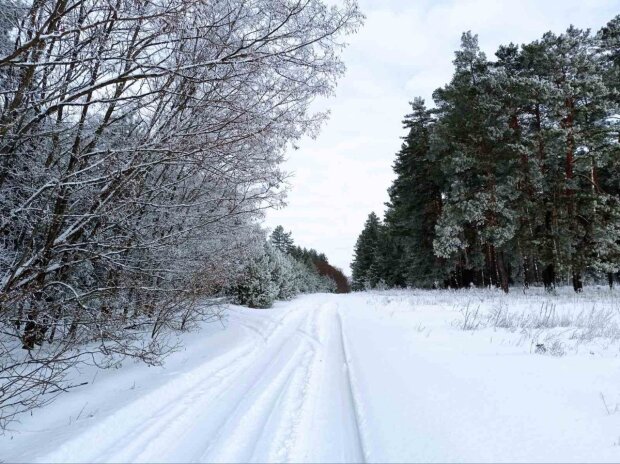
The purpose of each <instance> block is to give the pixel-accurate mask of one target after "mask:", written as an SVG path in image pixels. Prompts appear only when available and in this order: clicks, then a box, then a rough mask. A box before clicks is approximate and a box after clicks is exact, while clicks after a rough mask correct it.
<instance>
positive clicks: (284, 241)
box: [269, 226, 294, 253]
mask: <svg viewBox="0 0 620 464" xmlns="http://www.w3.org/2000/svg"><path fill="white" fill-rule="evenodd" d="M291 235H292V233H291V232H284V227H282V226H277V227H276V228H275V229H274V230H273V232H272V233H271V237H270V239H269V240H270V242H271V244H272V245H273V246H274V247H275V248H276V249H277V250H279V251H280V252H281V253H290V251H291V248H292V247H293V245H294V242H293V238H292V237H291Z"/></svg>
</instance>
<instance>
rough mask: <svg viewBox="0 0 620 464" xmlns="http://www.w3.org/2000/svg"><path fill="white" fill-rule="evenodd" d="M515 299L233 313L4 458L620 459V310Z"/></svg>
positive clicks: (104, 380) (400, 295)
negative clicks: (162, 361) (159, 363)
mask: <svg viewBox="0 0 620 464" xmlns="http://www.w3.org/2000/svg"><path fill="white" fill-rule="evenodd" d="M617 295H618V293H617V292H610V291H609V290H608V289H605V288H598V289H597V288H586V290H585V292H584V293H583V294H581V295H576V294H574V293H572V290H569V289H561V290H559V291H558V293H557V294H556V295H546V294H544V292H543V291H542V290H539V289H532V290H529V291H528V292H526V293H523V292H522V291H521V290H518V289H514V290H513V291H512V293H511V294H510V295H507V296H505V295H503V294H501V293H500V292H497V291H491V290H485V291H481V290H471V291H458V292H451V291H434V292H426V291H385V292H372V293H357V294H350V295H326V294H319V295H308V296H304V297H300V298H298V299H296V300H294V301H292V302H287V303H278V304H276V306H275V307H274V308H273V309H269V310H250V309H246V308H239V307H232V308H231V309H230V310H229V312H228V317H227V320H226V321H225V324H224V325H220V324H210V325H207V326H205V327H204V328H203V330H201V331H199V332H195V333H192V334H188V335H186V336H185V337H184V343H185V349H184V350H182V351H179V352H177V353H174V354H173V355H171V356H170V357H169V358H168V360H167V362H166V364H165V366H164V367H157V368H154V367H150V368H149V367H146V366H144V365H140V364H133V363H129V364H126V365H125V366H123V367H122V368H120V369H116V370H108V371H100V372H98V373H97V374H96V375H95V371H94V370H89V369H86V370H83V371H82V373H81V374H80V376H79V377H76V379H75V383H79V382H83V381H88V382H89V384H88V385H86V386H84V387H79V388H75V389H72V390H71V391H70V392H69V393H66V394H63V395H62V396H60V397H59V398H58V399H57V400H56V401H55V402H54V403H52V404H50V405H48V406H46V407H44V408H42V409H40V410H37V411H34V413H33V414H32V415H31V416H27V417H23V418H22V420H21V421H20V423H16V424H13V427H12V430H11V431H9V432H7V433H6V434H5V435H4V436H0V460H2V461H11V462H12V461H41V462H71V461H73V462H75V461H79V462H87V461H94V462H99V461H111V462H124V461H141V462H143V461H159V462H162V461H199V462H200V461H203V462H218V461H221V462H251V461H261V462H266V461H278V462H281V461H330V462H333V461H372V462H381V461H444V462H445V461H458V462H464V461H511V462H515V461H598V462H600V461H610V462H618V461H620V358H619V357H618V355H619V353H620V351H619V349H620V299H619V298H618V296H617Z"/></svg>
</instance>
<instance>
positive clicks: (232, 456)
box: [198, 308, 318, 462]
mask: <svg viewBox="0 0 620 464" xmlns="http://www.w3.org/2000/svg"><path fill="white" fill-rule="evenodd" d="M303 311H305V316H304V318H303V319H302V320H301V321H300V323H299V325H298V326H297V327H296V328H295V329H294V330H293V331H291V333H290V337H289V338H288V339H287V340H286V341H285V343H284V344H283V346H282V347H281V349H280V351H281V352H285V353H286V352H287V348H288V347H289V346H290V347H291V348H292V350H291V351H293V350H294V354H293V355H291V356H290V357H289V359H288V360H286V361H285V364H284V365H282V363H281V362H280V358H281V357H280V356H278V357H277V358H276V359H274V360H273V361H272V362H270V363H269V367H268V368H266V369H264V370H263V371H262V374H261V375H260V377H259V378H258V379H256V381H255V382H254V383H253V384H252V385H251V386H250V387H249V388H248V390H247V393H250V394H249V395H248V396H244V397H243V398H242V399H241V401H240V402H239V403H238V404H237V406H236V408H235V410H234V411H233V412H232V413H231V415H230V416H229V418H228V419H227V421H226V423H225V424H224V425H223V427H221V428H220V431H219V433H218V435H217V436H216V437H214V438H213V439H212V440H211V442H212V444H211V445H210V447H209V448H208V449H207V450H206V451H205V452H204V453H203V454H202V455H201V456H200V457H199V458H198V459H199V460H200V461H209V462H232V461H237V462H239V461H240V462H249V461H259V462H263V461H272V460H278V461H286V460H287V458H286V456H288V452H289V451H290V447H291V444H292V443H293V442H294V440H295V433H294V432H295V429H296V426H297V425H298V420H299V415H300V414H301V412H300V410H301V408H302V406H303V402H304V401H305V395H306V392H307V384H308V382H309V377H310V365H311V363H312V361H313V359H314V356H315V354H316V349H315V344H316V343H318V340H317V339H316V338H315V337H313V336H312V335H310V334H309V333H308V332H307V331H306V330H305V329H303V328H302V327H304V326H306V325H308V324H309V323H310V321H311V320H312V319H313V318H314V317H315V316H314V315H315V313H316V310H315V309H312V308H311V309H304V310H303ZM284 359H286V357H284ZM278 366H280V367H278ZM271 368H273V369H275V370H276V373H275V374H274V373H273V372H271ZM274 385H275V387H274ZM254 392H256V394H253V393H254ZM274 455H276V456H277V458H276V457H274Z"/></svg>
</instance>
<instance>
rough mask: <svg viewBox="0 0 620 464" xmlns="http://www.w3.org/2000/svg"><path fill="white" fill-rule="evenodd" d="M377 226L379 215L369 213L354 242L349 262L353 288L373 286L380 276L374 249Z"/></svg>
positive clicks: (377, 236)
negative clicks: (350, 262)
mask: <svg viewBox="0 0 620 464" xmlns="http://www.w3.org/2000/svg"><path fill="white" fill-rule="evenodd" d="M379 228H380V221H379V217H378V216H377V215H376V214H375V213H374V212H373V213H370V214H369V215H368V219H367V220H366V223H365V225H364V230H362V233H361V234H360V236H359V237H358V239H357V243H356V244H355V251H354V253H355V255H354V258H353V263H352V264H351V269H352V271H353V272H352V274H353V275H352V284H351V287H352V289H353V290H364V289H366V288H374V287H375V286H376V284H377V283H378V280H379V278H380V276H379V275H378V273H377V272H376V256H377V253H376V250H377V245H378V242H379ZM371 270H372V271H371Z"/></svg>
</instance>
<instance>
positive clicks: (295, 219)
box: [266, 0, 620, 274]
mask: <svg viewBox="0 0 620 464" xmlns="http://www.w3.org/2000/svg"><path fill="white" fill-rule="evenodd" d="M335 1H336V0H332V3H335ZM359 3H360V6H361V9H362V11H363V12H364V14H365V15H366V22H365V25H364V27H363V28H362V29H361V30H360V31H359V32H358V34H356V35H354V36H351V37H349V39H348V42H349V47H348V48H347V49H346V50H345V51H344V53H343V59H344V61H345V63H346V65H347V73H346V75H345V76H344V78H343V79H342V80H341V81H340V82H339V85H338V88H337V89H336V96H335V97H333V98H331V99H330V100H329V101H328V102H327V105H328V107H329V108H331V117H330V119H329V120H328V121H327V123H326V124H325V125H324V127H323V129H322V131H321V133H320V135H319V136H318V138H317V139H316V140H311V139H304V140H302V141H301V143H300V149H299V150H296V151H291V152H290V153H289V154H288V161H287V162H286V163H285V165H284V169H285V170H287V171H289V172H291V173H292V174H293V177H292V178H291V180H290V184H291V189H290V192H289V196H288V200H287V203H288V206H287V207H286V208H284V209H281V210H278V211H270V212H268V213H267V221H266V224H267V226H268V227H270V228H273V227H275V226H276V225H278V224H282V226H284V228H285V229H286V230H290V231H292V232H293V238H294V239H295V242H296V243H297V244H298V245H301V246H305V247H312V248H315V249H317V250H319V251H321V252H324V253H325V254H326V255H327V257H328V258H329V261H330V263H332V264H333V265H335V266H338V267H340V268H342V269H343V271H344V272H345V273H346V274H350V268H349V265H350V262H351V259H352V255H353V247H354V245H355V241H356V239H357V236H358V234H359V233H360V231H361V229H362V226H363V224H364V221H365V220H366V217H367V216H368V214H369V213H370V212H371V211H375V212H376V213H377V214H378V215H379V216H383V211H384V209H385V208H384V203H385V202H386V201H387V200H388V196H387V188H388V187H389V186H390V184H391V181H392V179H393V173H392V162H393V159H394V155H395V153H396V152H397V151H398V150H399V149H400V145H401V140H400V137H402V136H403V135H404V134H405V132H404V131H403V130H402V127H401V121H402V119H403V116H404V115H405V114H407V113H408V112H409V103H408V102H409V101H411V100H413V98H414V97H415V96H422V97H423V98H424V99H425V100H426V101H427V104H429V103H432V99H431V94H432V92H433V90H434V89H435V88H437V87H440V86H442V85H444V84H445V83H447V82H448V81H449V79H450V77H451V74H452V60H453V56H454V51H455V50H456V49H457V48H458V47H459V44H460V37H461V33H462V32H463V31H466V30H471V31H472V32H474V33H476V34H478V36H479V42H480V46H481V48H482V50H483V51H484V52H485V53H487V56H488V57H494V52H495V50H496V49H497V47H498V45H500V44H507V43H510V42H514V43H517V44H521V43H524V42H530V41H532V40H536V39H538V38H539V37H541V36H542V34H543V33H544V32H546V31H549V30H551V31H553V32H556V33H560V32H562V31H564V30H565V29H566V28H567V27H568V26H569V25H570V24H574V25H575V26H577V27H581V28H591V29H593V30H598V29H599V28H600V27H601V26H603V25H604V24H606V23H607V21H609V20H610V19H611V18H613V17H614V16H615V15H617V14H620V0H615V1H614V0H450V1H445V0H444V1H437V0H435V1H433V0H359ZM320 106H321V107H322V106H323V104H320Z"/></svg>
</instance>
